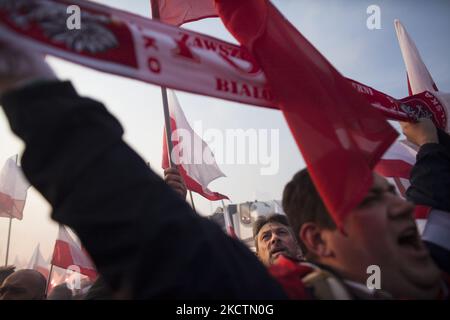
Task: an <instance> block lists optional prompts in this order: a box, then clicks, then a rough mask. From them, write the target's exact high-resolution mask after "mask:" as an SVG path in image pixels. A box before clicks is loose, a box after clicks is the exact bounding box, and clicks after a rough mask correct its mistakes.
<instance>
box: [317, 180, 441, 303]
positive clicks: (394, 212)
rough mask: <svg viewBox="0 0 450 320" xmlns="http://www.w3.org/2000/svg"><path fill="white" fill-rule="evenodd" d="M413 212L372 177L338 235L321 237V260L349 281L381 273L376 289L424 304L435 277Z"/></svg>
mask: <svg viewBox="0 0 450 320" xmlns="http://www.w3.org/2000/svg"><path fill="white" fill-rule="evenodd" d="M413 210H414V206H413V205H412V204H411V203H409V202H406V201H404V200H403V199H401V198H400V197H399V196H397V195H396V193H395V188H394V187H393V186H392V185H390V184H388V182H387V181H386V179H384V178H382V177H380V176H378V175H375V176H374V183H373V186H372V188H371V190H370V191H369V193H368V194H367V196H366V197H365V199H364V201H363V202H362V203H361V204H360V205H359V207H357V208H356V209H354V210H353V211H352V212H351V213H350V214H349V215H348V218H347V219H346V221H345V222H344V231H345V233H346V235H344V234H343V233H342V232H340V231H339V230H333V231H330V230H328V231H325V232H324V233H323V236H324V237H326V238H328V239H327V243H328V245H329V246H330V249H331V252H332V255H331V256H330V257H327V258H325V259H324V262H325V260H326V262H325V264H328V265H330V266H331V267H333V268H334V269H335V270H336V271H338V272H339V273H340V274H341V275H342V276H344V277H345V278H347V279H349V280H354V281H358V282H361V283H363V284H365V283H366V281H367V278H368V277H369V274H367V267H368V266H370V265H377V266H379V267H380V270H381V289H382V290H386V291H388V292H390V293H391V294H393V295H394V296H395V297H399V298H402V297H405V298H406V297H416V298H420V297H423V298H427V297H430V296H432V295H433V294H436V293H437V290H438V284H439V278H440V272H439V270H438V269H437V267H436V266H435V265H434V263H433V261H432V260H431V257H430V255H429V253H428V251H427V250H426V249H425V247H424V245H423V243H422V241H421V239H420V236H419V233H418V230H417V227H416V224H415V221H414V218H413Z"/></svg>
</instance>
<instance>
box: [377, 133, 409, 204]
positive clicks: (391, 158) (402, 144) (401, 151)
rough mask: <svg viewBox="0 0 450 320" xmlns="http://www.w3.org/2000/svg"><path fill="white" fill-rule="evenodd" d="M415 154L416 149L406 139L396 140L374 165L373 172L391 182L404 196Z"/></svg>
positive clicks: (404, 196)
mask: <svg viewBox="0 0 450 320" xmlns="http://www.w3.org/2000/svg"><path fill="white" fill-rule="evenodd" d="M416 155H417V151H416V150H414V149H413V148H412V147H411V146H409V145H408V144H407V142H406V141H396V142H394V143H393V144H392V145H391V147H390V148H389V149H388V150H387V151H386V153H385V154H384V155H383V157H382V158H381V160H380V161H379V162H378V164H377V165H376V167H375V172H377V173H378V174H379V175H382V176H384V177H386V178H387V179H388V180H389V182H391V183H393V184H394V185H395V186H396V187H397V190H398V192H399V194H400V195H401V196H402V197H403V198H406V195H405V192H406V190H407V189H408V188H409V186H410V182H409V176H410V173H411V170H412V168H413V166H414V164H415V163H416Z"/></svg>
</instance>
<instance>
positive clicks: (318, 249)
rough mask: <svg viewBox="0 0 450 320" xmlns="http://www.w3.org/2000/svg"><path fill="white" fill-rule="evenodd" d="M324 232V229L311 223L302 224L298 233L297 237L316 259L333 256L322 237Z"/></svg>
mask: <svg viewBox="0 0 450 320" xmlns="http://www.w3.org/2000/svg"><path fill="white" fill-rule="evenodd" d="M324 231H325V230H324V229H322V228H320V227H319V226H317V224H315V223H313V222H307V223H305V224H303V225H302V227H301V228H300V231H299V237H300V239H301V241H302V242H303V243H304V245H305V246H306V248H307V249H308V252H309V253H311V254H312V255H314V256H316V257H318V258H328V257H330V256H333V251H332V249H331V247H330V245H329V243H328V241H327V237H324V235H325V234H324Z"/></svg>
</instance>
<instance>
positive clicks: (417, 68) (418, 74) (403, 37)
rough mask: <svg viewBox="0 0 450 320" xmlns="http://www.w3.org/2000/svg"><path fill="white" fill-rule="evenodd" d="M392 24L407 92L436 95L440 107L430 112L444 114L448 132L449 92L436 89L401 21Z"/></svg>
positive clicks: (449, 122)
mask: <svg viewBox="0 0 450 320" xmlns="http://www.w3.org/2000/svg"><path fill="white" fill-rule="evenodd" d="M394 25H395V31H396V33H397V39H398V43H399V45H400V50H401V52H402V56H403V61H404V62H405V67H406V73H407V79H408V91H409V94H410V95H413V94H418V93H421V92H424V91H429V92H431V93H432V94H433V95H434V96H437V98H438V99H439V100H440V102H441V105H442V108H439V107H437V110H434V109H431V112H432V113H436V112H438V113H444V114H445V119H446V123H445V126H444V128H445V130H446V131H447V132H450V121H449V118H448V117H449V116H450V94H449V93H445V92H441V91H439V90H438V88H437V86H436V83H435V82H434V80H433V78H432V77H431V74H430V72H429V71H428V68H427V66H426V65H425V63H424V62H423V60H422V58H421V56H420V53H419V50H417V47H416V45H415V43H414V41H413V40H412V39H411V37H410V36H409V34H408V32H407V31H406V29H405V27H404V26H403V25H402V23H401V22H400V21H399V20H395V21H394ZM441 109H442V110H441ZM434 116H436V115H434ZM441 118H443V116H441Z"/></svg>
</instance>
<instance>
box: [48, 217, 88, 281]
mask: <svg viewBox="0 0 450 320" xmlns="http://www.w3.org/2000/svg"><path fill="white" fill-rule="evenodd" d="M51 263H52V264H53V265H55V266H57V267H60V268H63V269H71V270H76V269H79V272H80V273H81V274H84V275H86V276H88V277H89V278H91V279H95V278H96V277H97V271H96V268H95V266H94V264H93V262H92V261H91V259H90V258H89V255H88V254H87V252H86V251H85V250H84V249H83V248H82V247H80V246H79V245H78V244H77V243H76V242H75V240H73V238H72V237H71V236H70V234H69V232H68V231H67V229H66V228H65V227H64V226H62V225H60V226H59V231H58V238H57V239H56V242H55V248H54V249H53V257H52V262H51ZM73 266H75V267H77V268H73ZM76 271H78V270H76Z"/></svg>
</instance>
